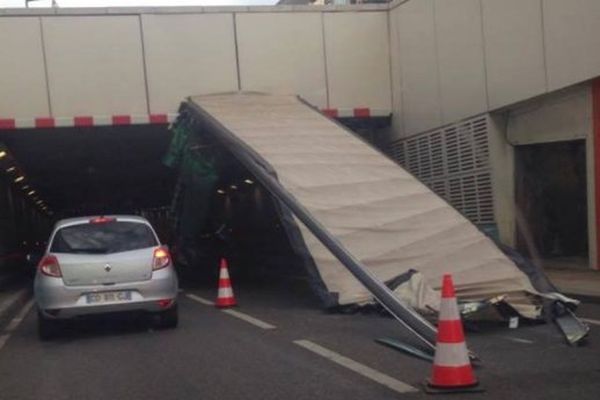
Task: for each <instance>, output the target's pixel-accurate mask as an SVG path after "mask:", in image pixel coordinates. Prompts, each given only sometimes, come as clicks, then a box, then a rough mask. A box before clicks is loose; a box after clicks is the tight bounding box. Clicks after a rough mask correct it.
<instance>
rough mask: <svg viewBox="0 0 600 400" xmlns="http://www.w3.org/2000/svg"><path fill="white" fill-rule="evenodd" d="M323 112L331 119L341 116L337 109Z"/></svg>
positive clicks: (325, 109) (327, 109) (326, 109)
mask: <svg viewBox="0 0 600 400" xmlns="http://www.w3.org/2000/svg"><path fill="white" fill-rule="evenodd" d="M322 112H323V114H325V115H327V116H328V117H329V118H337V117H338V115H339V113H338V110H337V109H336V108H324V109H323V110H322Z"/></svg>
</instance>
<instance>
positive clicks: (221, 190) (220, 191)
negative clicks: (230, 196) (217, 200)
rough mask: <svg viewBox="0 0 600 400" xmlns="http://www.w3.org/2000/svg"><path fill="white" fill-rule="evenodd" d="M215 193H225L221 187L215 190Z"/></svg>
mask: <svg viewBox="0 0 600 400" xmlns="http://www.w3.org/2000/svg"><path fill="white" fill-rule="evenodd" d="M217 193H219V194H225V191H224V190H223V189H219V190H217Z"/></svg>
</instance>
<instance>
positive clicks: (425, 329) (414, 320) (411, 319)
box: [187, 101, 437, 349]
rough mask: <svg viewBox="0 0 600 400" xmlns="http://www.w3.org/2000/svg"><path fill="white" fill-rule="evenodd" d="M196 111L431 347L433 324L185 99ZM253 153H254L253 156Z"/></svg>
mask: <svg viewBox="0 0 600 400" xmlns="http://www.w3.org/2000/svg"><path fill="white" fill-rule="evenodd" d="M187 104H188V105H189V106H190V107H191V109H192V110H193V111H194V112H195V114H196V115H198V116H199V117H201V120H202V121H203V122H205V123H206V124H207V125H208V127H209V128H212V129H210V131H211V132H213V133H214V134H215V135H216V137H217V138H218V139H219V140H221V141H222V142H223V143H224V144H225V145H226V147H227V149H228V150H229V151H231V152H232V153H233V154H234V156H235V157H236V158H237V159H238V160H239V161H240V162H241V163H242V164H243V165H244V166H245V167H246V168H248V170H249V171H250V172H252V173H253V174H254V176H255V177H256V178H257V179H258V180H259V181H260V182H261V183H262V185H263V186H264V187H265V188H267V190H269V191H270V192H271V194H273V195H274V196H275V197H277V198H278V199H279V200H280V201H281V202H282V203H284V204H285V205H286V206H287V207H288V208H289V209H290V210H291V211H292V212H293V213H294V214H295V215H296V216H297V217H298V219H299V220H300V221H302V223H303V224H304V225H306V227H307V228H308V229H309V230H310V231H311V232H312V233H313V235H315V236H316V237H317V238H318V239H319V240H320V241H321V243H323V245H324V246H325V247H326V248H327V249H328V250H329V251H331V253H332V254H333V255H334V256H335V257H337V259H338V260H339V261H340V262H341V263H342V264H343V265H344V266H345V267H346V268H347V269H348V270H349V271H350V273H352V275H354V276H355V277H356V278H357V279H358V280H359V281H360V282H361V283H362V284H363V285H365V287H366V288H367V289H368V290H369V291H370V292H371V293H372V294H373V296H374V297H375V299H377V301H379V303H381V305H382V306H383V307H385V308H386V309H387V310H388V311H389V312H390V313H391V314H392V315H393V316H394V317H395V318H396V319H397V320H398V321H399V322H400V323H401V324H403V325H404V326H405V327H406V328H407V329H408V330H409V331H411V332H412V333H414V334H415V335H416V336H417V337H418V338H419V339H420V340H421V341H422V342H423V343H425V344H426V345H427V346H428V347H429V348H431V349H435V341H436V334H437V331H436V328H435V327H434V326H433V325H431V324H430V323H429V322H428V321H427V320H426V319H425V318H423V317H422V316H421V315H419V314H418V313H417V312H416V311H415V310H414V309H412V308H411V307H410V306H408V305H407V304H404V303H403V302H402V301H401V300H400V299H398V298H397V297H396V296H395V295H394V293H393V292H392V291H391V290H390V289H389V288H388V287H387V286H385V284H383V283H382V282H381V281H380V280H379V279H377V277H375V276H374V275H373V274H372V273H371V272H370V271H369V270H368V269H367V268H366V267H364V266H363V265H361V263H360V261H359V260H357V259H356V258H355V257H354V256H353V255H352V254H350V252H349V251H348V250H347V249H346V248H345V247H344V245H343V244H342V243H341V242H340V241H339V240H337V239H336V238H335V237H334V236H333V235H332V234H331V233H330V232H328V231H327V229H326V228H325V227H324V226H323V225H321V223H320V222H319V221H317V220H316V219H315V218H314V217H313V216H312V214H311V213H310V211H308V210H307V209H306V208H305V207H304V206H303V205H302V204H301V203H300V202H299V201H298V200H296V198H295V197H294V196H293V195H292V194H291V193H290V192H288V191H287V190H286V189H285V188H284V187H283V186H281V184H280V183H279V181H277V180H276V179H275V178H274V177H273V176H272V175H271V174H270V173H268V172H267V171H266V170H265V168H264V167H262V166H261V165H260V164H259V163H258V162H257V161H256V160H257V154H256V153H255V151H254V150H253V149H252V148H250V147H249V146H248V145H246V144H245V143H243V142H242V141H241V140H239V139H238V138H237V137H236V136H235V135H234V134H233V133H232V132H230V131H229V130H228V129H227V128H225V127H224V126H223V125H222V124H221V123H220V122H219V121H217V120H216V119H215V118H213V117H212V116H211V115H210V114H209V113H207V112H206V111H204V110H203V109H202V108H201V107H199V106H198V105H197V104H195V103H194V102H192V101H188V103H187ZM253 155H254V156H253Z"/></svg>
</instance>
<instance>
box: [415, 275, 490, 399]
mask: <svg viewBox="0 0 600 400" xmlns="http://www.w3.org/2000/svg"><path fill="white" fill-rule="evenodd" d="M425 391H426V392H427V393H452V392H481V391H483V389H482V388H481V387H480V386H479V382H478V381H477V378H475V375H474V374H473V368H472V367H471V361H470V360H469V353H468V350H467V345H466V343H465V335H464V333H463V327H462V322H461V320H460V314H459V313H458V304H457V303H456V295H455V294H454V284H453V283H452V276H451V275H444V281H443V285H442V302H441V304H440V318H439V321H438V333H437V343H436V347H435V358H434V360H433V370H432V374H431V379H430V380H428V381H427V384H426V385H425Z"/></svg>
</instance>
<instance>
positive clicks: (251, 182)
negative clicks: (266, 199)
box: [244, 179, 254, 185]
mask: <svg viewBox="0 0 600 400" xmlns="http://www.w3.org/2000/svg"><path fill="white" fill-rule="evenodd" d="M244 182H246V183H247V184H248V185H252V184H253V183H254V181H253V180H252V179H246V180H245V181H244Z"/></svg>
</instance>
